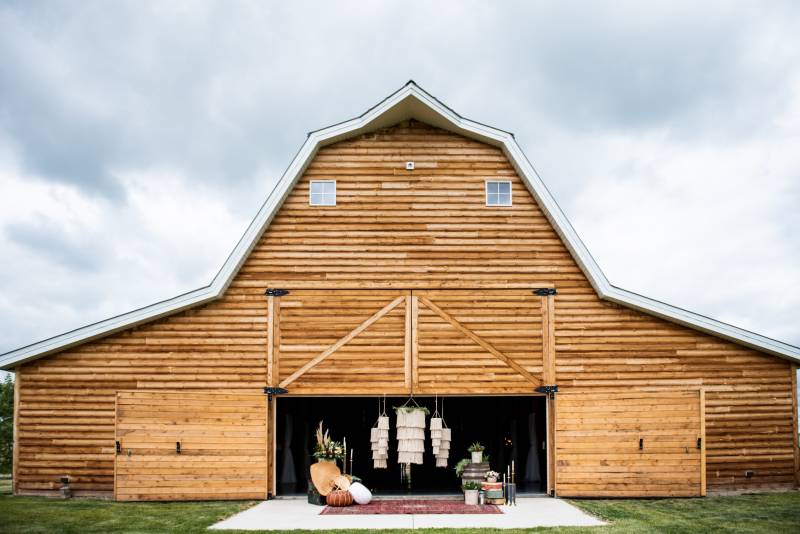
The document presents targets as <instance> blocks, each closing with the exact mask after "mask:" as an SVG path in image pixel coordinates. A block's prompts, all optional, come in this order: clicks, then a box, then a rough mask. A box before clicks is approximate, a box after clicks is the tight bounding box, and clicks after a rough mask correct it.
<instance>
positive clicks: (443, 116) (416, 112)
mask: <svg viewBox="0 0 800 534" xmlns="http://www.w3.org/2000/svg"><path fill="white" fill-rule="evenodd" d="M411 118H413V119H416V120H419V121H421V122H424V123H427V124H429V125H431V126H435V127H439V128H442V129H445V130H449V131H451V132H454V133H457V134H461V135H464V136H466V137H469V138H471V139H475V140H478V141H481V142H484V143H488V144H490V145H493V146H496V147H499V148H501V149H502V150H503V153H504V154H505V155H506V157H508V159H509V161H510V162H511V164H512V165H513V166H514V168H515V169H516V171H517V173H518V174H519V176H520V178H521V179H522V180H523V182H524V183H525V184H526V186H527V187H528V189H529V190H530V192H531V194H532V195H533V196H534V198H535V199H536V201H537V202H538V203H539V206H540V207H541V209H542V211H543V212H544V214H545V215H546V217H547V218H548V219H549V220H550V222H551V224H552V225H553V227H554V228H555V230H556V232H557V233H558V234H559V235H560V236H561V238H562V239H563V240H564V243H565V245H566V246H567V248H568V249H569V250H570V252H571V253H572V256H573V257H574V258H575V261H577V263H578V265H579V266H580V268H581V269H582V271H583V273H584V274H585V275H586V277H587V278H588V279H589V282H590V283H591V284H592V286H593V287H594V289H595V291H597V293H598V295H599V296H600V297H601V298H603V299H605V300H609V301H612V302H616V303H618V304H621V305H623V306H627V307H630V308H634V309H637V310H640V311H642V312H645V313H648V314H651V315H655V316H657V317H661V318H663V319H666V320H669V321H672V322H675V323H679V324H682V325H685V326H688V327H691V328H694V329H697V330H701V331H703V332H707V333H709V334H713V335H716V336H719V337H722V338H725V339H728V340H731V341H734V342H737V343H740V344H742V345H746V346H748V347H752V348H755V349H758V350H762V351H764V352H767V353H770V354H774V355H776V356H780V357H783V358H786V359H789V360H793V361H797V362H800V347H796V346H793V345H789V344H787V343H783V342H781V341H777V340H774V339H771V338H768V337H765V336H761V335H758V334H756V333H753V332H750V331H747V330H744V329H742V328H737V327H735V326H732V325H729V324H726V323H723V322H720V321H716V320H714V319H711V318H709V317H705V316H703V315H699V314H697V313H693V312H690V311H687V310H684V309H681V308H677V307H675V306H670V305H669V304H666V303H663V302H660V301H657V300H654V299H651V298H648V297H645V296H643V295H639V294H636V293H633V292H631V291H627V290H625V289H621V288H619V287H616V286H614V285H612V284H611V283H610V282H609V281H608V279H607V278H606V277H605V275H604V274H603V272H602V271H601V270H600V267H599V266H598V265H597V263H596V262H595V260H594V258H592V255H591V254H590V253H589V251H588V249H587V248H586V246H585V245H584V244H583V242H582V241H581V240H580V238H579V237H578V235H577V233H576V232H575V230H574V229H573V228H572V225H571V224H570V223H569V221H568V220H567V218H566V216H565V215H564V212H563V211H561V208H560V207H559V206H558V204H557V203H556V201H555V200H554V199H553V196H552V195H551V194H550V192H549V191H548V190H547V187H546V186H545V185H544V182H543V181H542V179H541V178H540V177H539V175H538V173H537V172H536V170H535V169H534V168H533V165H531V163H530V161H528V159H527V158H526V157H525V154H523V152H522V149H521V148H520V147H519V145H518V144H517V142H516V140H515V139H514V135H513V134H512V133H509V132H506V131H503V130H498V129H497V128H492V127H491V126H487V125H485V124H481V123H479V122H475V121H472V120H469V119H466V118H464V117H462V116H460V115H459V114H458V113H456V112H455V111H453V110H452V109H450V108H448V107H447V106H446V105H444V104H443V103H442V102H440V101H439V100H437V99H436V98H435V97H433V96H432V95H430V94H429V93H427V92H426V91H424V90H423V89H422V88H420V87H419V86H418V85H417V84H416V83H414V82H413V81H409V82H408V83H406V84H405V85H404V86H403V87H402V88H400V89H399V90H398V91H395V92H394V93H393V94H391V95H390V96H389V97H387V98H386V99H384V100H383V101H382V102H380V103H379V104H378V105H376V106H374V107H372V108H370V109H369V110H367V111H366V112H365V113H363V114H362V115H361V116H359V117H356V118H354V119H350V120H348V121H345V122H341V123H339V124H334V125H333V126H329V127H327V128H323V129H321V130H316V131H313V132H310V133H309V134H308V138H307V139H306V141H305V143H304V144H303V146H302V147H301V148H300V151H299V152H298V153H297V155H295V157H294V159H293V160H292V162H291V164H290V165H289V167H288V168H287V169H286V171H285V172H284V173H283V176H281V178H280V180H278V182H277V184H276V185H275V188H274V189H273V190H272V192H271V193H270V195H269V197H268V198H267V200H266V201H265V202H264V204H263V205H262V206H261V209H260V210H259V212H258V214H257V215H256V217H255V219H253V222H252V223H250V226H249V227H248V228H247V230H246V231H245V233H244V235H243V236H242V238H241V239H240V240H239V242H238V243H237V245H236V248H234V250H233V252H231V254H230V256H228V259H227V260H226V261H225V264H224V265H223V266H222V269H220V271H219V272H218V273H217V275H216V276H215V277H214V279H213V280H212V282H211V283H210V284H209V285H207V286H206V287H203V288H200V289H196V290H194V291H190V292H188V293H184V294H182V295H178V296H177V297H174V298H171V299H168V300H164V301H162V302H158V303H156V304H152V305H150V306H146V307H144V308H140V309H138V310H134V311H132V312H129V313H125V314H122V315H118V316H116V317H112V318H110V319H106V320H104V321H100V322H97V323H94V324H90V325H88V326H84V327H82V328H78V329H76V330H72V331H71V332H67V333H65V334H61V335H59V336H55V337H52V338H49V339H45V340H44V341H40V342H38V343H33V344H31V345H28V346H25V347H22V348H19V349H17V350H13V351H11V352H7V353H5V354H3V355H0V368H2V369H11V368H13V367H14V366H16V365H18V364H20V363H23V362H26V361H29V360H33V359H35V358H39V357H42V356H46V355H48V354H52V353H54V352H57V351H60V350H63V349H65V348H68V347H71V346H74V345H78V344H80V343H84V342H86V341H89V340H92V339H96V338H99V337H102V336H106V335H108V334H111V333H114V332H119V331H121V330H125V329H127V328H130V327H132V326H136V325H139V324H142V323H145V322H149V321H152V320H153V319H156V318H159V317H163V316H167V315H171V314H174V313H176V312H178V311H181V310H185V309H187V308H191V307H194V306H198V305H200V304H203V303H205V302H209V301H211V300H214V299H217V298H219V297H220V296H222V294H223V293H224V292H225V290H226V289H227V287H228V285H229V284H230V283H231V281H232V280H233V278H234V276H235V275H236V273H237V272H238V270H239V268H240V267H241V265H242V264H243V263H244V261H245V259H246V258H247V256H248V254H249V253H250V251H251V250H252V249H253V247H254V246H255V245H256V243H257V242H258V240H259V238H260V237H261V235H262V234H263V233H264V231H265V230H266V228H267V227H268V226H269V224H270V222H271V220H272V218H273V217H274V216H275V214H276V213H277V212H278V209H279V208H280V206H281V204H282V203H283V201H284V199H285V198H286V196H287V195H288V194H289V192H290V191H291V190H292V188H293V187H294V185H295V183H296V182H297V180H299V179H300V177H301V176H302V175H303V173H304V171H305V169H306V167H307V166H308V164H309V163H310V162H311V161H312V159H313V158H314V156H315V155H316V153H317V151H318V150H319V149H320V147H323V146H325V145H329V144H331V143H335V142H337V141H341V140H343V139H348V138H351V137H355V136H358V135H360V134H362V133H365V132H369V131H373V130H377V129H380V128H384V127H388V126H392V125H394V124H397V123H398V122H401V121H403V120H407V119H411Z"/></svg>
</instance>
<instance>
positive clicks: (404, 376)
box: [271, 289, 412, 395]
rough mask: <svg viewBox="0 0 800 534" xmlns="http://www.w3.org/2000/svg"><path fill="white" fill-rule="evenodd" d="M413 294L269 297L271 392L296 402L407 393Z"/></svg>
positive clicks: (338, 293) (299, 292)
mask: <svg viewBox="0 0 800 534" xmlns="http://www.w3.org/2000/svg"><path fill="white" fill-rule="evenodd" d="M410 294H411V292H410V291H406V290H302V289H297V290H295V289H293V290H290V291H289V292H288V294H285V295H283V296H280V297H271V298H272V299H274V300H273V303H272V309H273V312H272V314H271V315H272V317H273V321H272V322H273V324H272V336H273V339H274V340H275V344H274V350H273V363H272V372H271V376H272V377H273V384H275V385H279V386H280V387H283V388H287V389H289V391H291V393H297V394H315V393H319V394H326V395H335V394H342V395H347V394H382V393H389V394H392V393H394V394H405V393H409V392H410V391H411V353H410V342H411V330H412V328H411V324H410V320H411V315H410V313H411V308H410V306H411V301H410V298H409V296H410Z"/></svg>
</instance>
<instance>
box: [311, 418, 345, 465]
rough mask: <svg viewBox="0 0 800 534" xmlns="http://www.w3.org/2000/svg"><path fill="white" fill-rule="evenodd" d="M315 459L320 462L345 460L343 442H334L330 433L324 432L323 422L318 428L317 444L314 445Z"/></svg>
mask: <svg viewBox="0 0 800 534" xmlns="http://www.w3.org/2000/svg"><path fill="white" fill-rule="evenodd" d="M313 456H314V458H316V459H318V460H342V459H344V447H343V446H342V444H341V442H339V441H333V439H331V437H330V435H328V431H327V430H325V431H324V432H323V429H322V421H320V422H319V426H318V427H317V442H316V443H315V444H314V454H313Z"/></svg>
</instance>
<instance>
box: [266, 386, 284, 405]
mask: <svg viewBox="0 0 800 534" xmlns="http://www.w3.org/2000/svg"><path fill="white" fill-rule="evenodd" d="M264 393H266V395H267V400H268V401H269V402H272V397H273V396H274V395H283V394H285V393H289V390H288V389H284V388H273V387H267V388H264Z"/></svg>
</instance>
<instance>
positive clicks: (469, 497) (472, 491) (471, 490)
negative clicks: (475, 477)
mask: <svg viewBox="0 0 800 534" xmlns="http://www.w3.org/2000/svg"><path fill="white" fill-rule="evenodd" d="M462 488H463V489H464V504H478V491H479V490H480V489H481V485H480V484H478V483H477V482H473V481H469V482H464V485H463V486H462Z"/></svg>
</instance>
